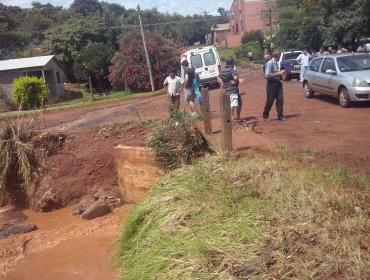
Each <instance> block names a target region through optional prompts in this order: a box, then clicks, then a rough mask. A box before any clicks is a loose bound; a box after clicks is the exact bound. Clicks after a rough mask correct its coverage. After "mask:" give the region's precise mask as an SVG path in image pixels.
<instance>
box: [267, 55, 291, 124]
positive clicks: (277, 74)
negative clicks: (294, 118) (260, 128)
mask: <svg viewBox="0 0 370 280" xmlns="http://www.w3.org/2000/svg"><path fill="white" fill-rule="evenodd" d="M280 55H281V54H280V52H278V51H274V52H273V53H272V58H271V60H269V61H268V62H266V64H265V79H266V80H267V87H266V92H267V98H266V104H265V108H264V110H263V120H264V121H265V122H268V121H270V119H269V114H270V110H271V107H272V105H273V104H274V101H275V100H276V110H277V115H278V120H279V121H286V120H287V119H286V118H285V117H284V114H283V106H284V96H283V85H282V83H281V81H280V80H281V77H282V76H283V75H284V74H285V70H281V71H279V65H278V61H279V59H280Z"/></svg>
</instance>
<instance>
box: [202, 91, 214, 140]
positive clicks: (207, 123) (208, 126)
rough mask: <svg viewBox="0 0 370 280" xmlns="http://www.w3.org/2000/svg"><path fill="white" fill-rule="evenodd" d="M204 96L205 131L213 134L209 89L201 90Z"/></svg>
mask: <svg viewBox="0 0 370 280" xmlns="http://www.w3.org/2000/svg"><path fill="white" fill-rule="evenodd" d="M201 95H202V103H203V105H202V114H203V120H204V131H205V133H206V134H212V122H211V109H210V104H209V95H208V88H203V87H202V90H201Z"/></svg>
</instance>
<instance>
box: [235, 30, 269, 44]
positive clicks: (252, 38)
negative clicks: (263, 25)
mask: <svg viewBox="0 0 370 280" xmlns="http://www.w3.org/2000/svg"><path fill="white" fill-rule="evenodd" d="M241 41H242V44H243V45H245V44H248V43H250V42H258V44H259V45H260V47H262V46H263V41H264V35H263V32H262V31H261V30H252V31H250V32H245V33H244V35H243V37H242V40H241Z"/></svg>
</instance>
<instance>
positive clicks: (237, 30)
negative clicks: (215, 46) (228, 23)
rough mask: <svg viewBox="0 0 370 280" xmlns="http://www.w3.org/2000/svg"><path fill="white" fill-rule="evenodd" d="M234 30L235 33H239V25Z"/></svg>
mask: <svg viewBox="0 0 370 280" xmlns="http://www.w3.org/2000/svg"><path fill="white" fill-rule="evenodd" d="M235 29H236V30H235V32H236V33H239V25H238V24H236V25H235Z"/></svg>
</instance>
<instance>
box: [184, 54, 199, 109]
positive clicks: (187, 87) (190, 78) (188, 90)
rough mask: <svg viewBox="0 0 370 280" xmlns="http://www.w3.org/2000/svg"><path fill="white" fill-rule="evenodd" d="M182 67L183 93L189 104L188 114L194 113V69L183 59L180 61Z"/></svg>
mask: <svg viewBox="0 0 370 280" xmlns="http://www.w3.org/2000/svg"><path fill="white" fill-rule="evenodd" d="M181 65H182V67H183V68H184V95H185V100H186V102H187V103H188V104H189V106H190V114H192V115H195V114H196V109H195V104H194V99H195V86H194V77H195V69H194V68H191V67H189V62H188V61H187V60H184V61H183V62H181Z"/></svg>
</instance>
